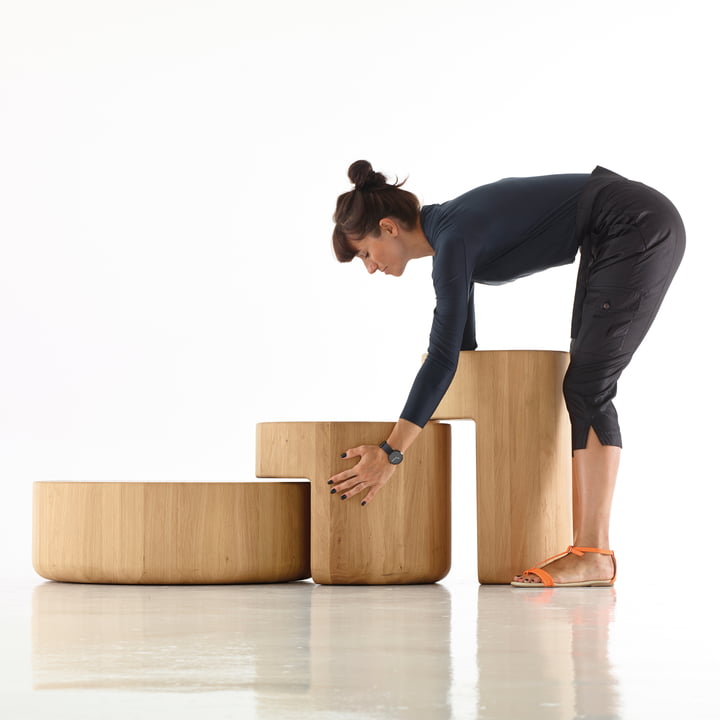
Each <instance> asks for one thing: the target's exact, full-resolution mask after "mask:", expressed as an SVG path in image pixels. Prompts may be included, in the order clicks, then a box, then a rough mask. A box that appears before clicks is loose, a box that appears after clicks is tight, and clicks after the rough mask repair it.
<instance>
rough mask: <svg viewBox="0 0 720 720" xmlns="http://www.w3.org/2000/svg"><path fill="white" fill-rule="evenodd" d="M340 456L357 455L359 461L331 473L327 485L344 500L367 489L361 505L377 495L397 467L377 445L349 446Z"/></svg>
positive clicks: (353, 456)
mask: <svg viewBox="0 0 720 720" xmlns="http://www.w3.org/2000/svg"><path fill="white" fill-rule="evenodd" d="M342 457H343V458H347V459H348V460H349V459H350V458H355V457H359V458H360V462H358V463H357V464H356V465H355V466H354V467H352V468H350V469H349V470H343V472H341V473H337V475H333V476H332V477H331V478H330V480H329V481H328V485H332V486H333V488H332V490H331V491H330V492H331V493H333V494H335V493H337V494H338V495H339V496H340V499H342V500H346V499H347V498H351V497H352V496H353V495H357V494H358V493H361V492H363V491H364V490H368V489H369V492H368V493H367V495H365V497H364V498H363V501H362V503H360V504H361V505H366V504H367V503H369V502H370V501H371V500H372V499H373V498H374V497H375V495H377V493H378V492H379V491H380V488H382V487H383V486H384V485H385V484H386V483H387V481H388V480H389V479H390V476H391V475H392V474H393V473H394V472H395V468H396V467H397V466H396V465H392V464H391V463H390V462H388V456H387V453H386V452H385V451H384V450H383V449H382V448H380V447H378V446H377V445H361V446H360V447H356V448H351V449H350V450H348V451H347V452H345V453H343V455H342Z"/></svg>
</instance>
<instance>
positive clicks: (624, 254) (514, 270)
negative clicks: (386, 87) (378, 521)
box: [329, 160, 685, 586]
mask: <svg viewBox="0 0 720 720" xmlns="http://www.w3.org/2000/svg"><path fill="white" fill-rule="evenodd" d="M348 175H349V177H350V180H351V181H352V182H353V183H354V184H355V188H354V189H353V190H350V191H349V192H346V193H343V194H342V195H340V196H339V197H338V199H337V206H336V210H335V215H334V218H333V219H334V221H335V223H336V224H335V229H334V232H333V247H334V250H335V254H336V256H337V259H338V260H339V261H340V262H349V261H350V260H352V259H353V258H356V257H358V258H360V259H361V260H362V262H363V263H364V264H365V267H366V268H367V271H368V272H369V273H371V274H372V273H374V272H376V271H378V270H379V271H381V272H384V273H385V274H387V275H395V276H398V277H399V276H400V275H402V274H403V271H404V270H405V266H406V265H407V263H408V262H409V261H410V260H413V259H415V258H421V257H427V256H432V257H433V271H432V279H433V284H434V286H435V294H436V299H437V304H436V307H435V312H434V317H433V323H432V329H431V332H430V346H429V349H428V355H427V358H426V360H425V362H424V363H423V365H422V366H421V368H420V370H419V372H418V374H417V377H416V378H415V382H414V384H413V386H412V388H411V390H410V394H409V396H408V399H407V403H406V404H405V407H404V409H403V411H402V412H401V413H400V418H399V420H398V422H397V424H396V425H395V427H394V429H393V431H392V432H391V434H390V436H389V437H388V438H387V441H386V442H384V443H383V444H382V445H381V446H380V447H378V446H374V445H364V446H361V447H356V448H351V449H349V450H347V452H346V454H345V456H346V457H347V458H348V459H350V458H360V460H359V462H357V463H356V464H355V465H354V467H352V468H350V469H348V470H345V471H343V472H341V473H338V474H336V475H334V476H333V477H332V478H330V481H329V484H330V485H332V486H333V487H332V489H331V492H332V493H334V494H335V493H337V495H338V497H339V498H341V499H343V500H345V499H347V498H350V497H352V496H354V495H357V494H358V493H361V492H364V493H365V495H364V497H363V500H362V503H361V504H362V505H366V504H367V503H369V502H371V501H372V500H373V498H375V497H376V495H377V493H378V492H379V490H380V489H381V488H382V487H383V486H384V485H385V484H386V483H387V482H388V481H389V480H390V478H391V476H392V474H393V472H394V470H395V467H396V465H397V464H398V463H399V462H401V461H402V456H403V453H405V452H407V451H408V450H409V448H410V446H411V445H412V443H413V441H414V440H415V439H416V438H417V436H418V435H419V434H420V432H421V430H422V428H423V427H424V426H425V424H426V423H427V421H428V420H429V419H430V417H431V416H432V414H433V413H434V411H435V409H436V408H437V406H438V405H439V403H440V400H441V399H442V397H443V395H444V394H445V392H446V390H447V389H448V387H449V385H450V382H451V381H452V379H453V376H454V375H455V371H456V369H457V364H458V356H459V353H460V351H461V350H474V349H475V348H476V347H477V343H476V342H475V314H474V299H473V287H474V283H476V282H477V283H483V284H488V285H495V284H500V283H504V282H508V281H510V280H514V279H516V278H519V277H522V276H524V275H529V274H531V273H534V272H538V271H539V270H544V269H546V268H550V267H555V266H558V265H564V264H567V263H572V262H573V260H574V259H575V256H576V254H577V252H578V249H580V250H581V261H580V268H579V272H578V280H577V288H576V292H575V301H574V306H573V317H572V325H571V333H570V334H571V343H570V365H569V367H568V370H567V373H566V375H565V379H564V383H563V392H564V396H565V402H566V405H567V408H568V412H569V414H570V421H571V426H572V456H573V457H572V471H573V472H572V475H573V545H572V546H571V548H570V549H568V551H566V552H563V553H560V555H558V556H554V557H553V558H551V559H549V560H547V561H545V563H544V564H541V566H540V567H538V568H532V569H531V570H529V571H525V572H524V573H523V574H522V575H519V576H516V577H515V580H514V581H513V584H514V585H521V586H532V585H541V586H542V585H556V586H557V585H560V586H561V585H573V586H578V585H591V584H607V585H609V584H612V583H613V582H614V579H615V569H616V568H615V557H614V555H613V553H612V552H611V551H610V550H608V549H607V548H609V547H610V544H609V537H608V534H609V525H610V508H611V504H612V496H613V491H614V487H615V480H616V477H617V471H618V464H619V460H620V448H621V447H622V440H621V435H620V428H619V425H618V418H617V413H616V411H615V407H614V406H613V402H612V400H613V398H614V397H615V393H616V389H617V381H618V378H619V377H620V374H621V373H622V371H623V370H624V369H625V368H626V367H627V365H628V363H629V362H630V359H631V358H632V356H633V353H634V352H635V350H636V349H637V347H638V345H639V344H640V342H641V341H642V339H643V338H644V337H645V334H646V333H647V331H648V328H649V327H650V325H651V324H652V322H653V320H654V318H655V315H656V314H657V311H658V308H659V307H660V304H661V302H662V300H663V297H664V296H665V293H666V291H667V289H668V286H669V285H670V281H671V280H672V278H673V276H674V275H675V272H676V270H677V268H678V265H679V264H680V260H681V259H682V256H683V252H684V249H685V228H684V225H683V222H682V219H681V217H680V214H679V213H678V211H677V209H676V208H675V206H674V205H673V204H672V203H671V202H670V200H668V199H667V198H666V197H665V196H664V195H662V194H661V193H659V192H658V191H657V190H654V189H653V188H651V187H648V186H647V185H644V184H642V183H640V182H637V181H633V180H628V179H627V178H625V177H623V176H622V175H618V174H617V173H614V172H612V171H610V170H607V169H606V168H603V167H600V166H597V167H596V168H595V169H594V170H593V172H592V173H589V174H588V173H579V174H561V175H544V176H538V177H519V178H514V177H513V178H505V179H503V180H498V181H497V182H494V183H490V184H488V185H482V186H480V187H477V188H475V189H474V190H470V191H469V192H467V193H465V194H463V195H460V196H459V197H457V198H455V199H454V200H449V201H448V202H445V203H442V204H439V205H426V206H424V207H422V208H421V207H420V204H419V202H418V199H417V198H416V197H415V195H413V194H412V193H410V192H408V191H407V190H403V189H402V187H401V186H402V185H403V183H395V184H390V183H388V182H387V181H386V178H385V176H384V175H382V174H381V173H377V172H374V171H373V169H372V167H371V165H370V163H368V162H367V161H365V160H358V161H357V162H354V163H353V164H352V165H351V166H350V168H349V170H348Z"/></svg>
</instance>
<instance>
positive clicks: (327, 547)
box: [256, 422, 450, 585]
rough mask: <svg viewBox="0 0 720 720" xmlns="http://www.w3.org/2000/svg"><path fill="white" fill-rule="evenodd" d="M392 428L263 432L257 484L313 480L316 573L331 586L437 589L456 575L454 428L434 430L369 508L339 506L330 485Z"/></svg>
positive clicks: (285, 426) (324, 426) (326, 426)
mask: <svg viewBox="0 0 720 720" xmlns="http://www.w3.org/2000/svg"><path fill="white" fill-rule="evenodd" d="M393 426H394V423H389V422H385V423H383V422H277V423H260V424H259V425H258V426H257V453H256V458H257V470H256V475H257V476H258V477H286V478H289V477H293V478H298V477H306V478H309V479H310V480H311V486H312V489H311V497H312V500H311V518H312V520H311V541H310V545H311V562H310V565H311V572H312V577H313V580H315V582H317V583H321V584H328V585H348V584H363V585H364V584H367V585H387V584H396V583H397V584H405V583H432V582H436V581H438V580H440V579H442V578H443V577H445V575H446V574H447V572H448V570H449V569H450V426H449V425H445V424H441V423H432V422H431V423H428V424H427V425H426V427H425V429H424V430H423V432H422V433H421V434H420V436H419V437H418V439H417V440H416V441H415V442H414V443H413V445H412V447H411V448H410V450H409V451H408V452H407V453H406V456H405V460H404V461H403V462H402V463H401V464H400V465H398V467H397V470H396V472H395V473H394V474H393V476H392V478H391V479H390V482H388V484H387V485H386V486H385V487H384V488H383V489H382V490H381V491H380V493H379V494H378V496H377V497H376V498H375V499H374V500H373V502H371V503H370V504H368V505H367V506H365V507H362V506H361V505H360V503H361V501H362V495H364V493H361V494H360V495H356V496H354V497H351V498H348V500H341V499H340V498H339V497H337V495H331V494H330V490H331V488H330V486H329V485H328V484H327V481H328V478H329V477H330V476H331V475H334V474H335V473H337V472H339V471H341V470H344V469H348V468H351V467H352V466H353V465H354V464H355V463H356V462H357V460H355V459H351V460H342V459H341V458H340V454H341V453H342V452H344V451H345V450H347V449H349V448H352V447H356V446H358V445H372V444H380V443H381V442H382V441H384V440H386V439H387V437H388V435H389V434H390V432H391V430H392V428H393Z"/></svg>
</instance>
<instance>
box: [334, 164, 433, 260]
mask: <svg viewBox="0 0 720 720" xmlns="http://www.w3.org/2000/svg"><path fill="white" fill-rule="evenodd" d="M348 177H349V178H350V180H351V182H353V183H355V189H354V190H350V191H348V192H346V193H343V194H342V195H340V196H338V199H337V205H336V206H335V214H334V215H333V221H334V222H335V230H333V250H335V256H336V257H337V259H338V260H339V261H340V262H350V260H352V259H353V258H354V257H355V254H356V253H357V249H356V248H354V247H353V246H352V244H351V243H352V242H353V241H356V240H361V239H362V238H364V237H365V236H366V235H372V236H374V237H377V236H378V235H379V234H380V220H382V218H384V217H392V218H394V219H395V220H397V221H398V222H399V223H400V225H401V226H402V227H403V228H404V229H405V230H411V229H412V228H414V227H415V225H416V224H417V220H418V216H419V214H420V202H419V201H418V199H417V198H416V197H415V195H413V194H412V193H411V192H408V191H407V190H401V189H400V188H401V186H402V185H404V184H405V180H403V181H402V182H401V183H398V182H397V181H396V182H395V183H394V184H390V183H388V182H387V178H386V177H385V176H384V175H383V174H382V173H379V172H375V171H374V170H373V169H372V165H371V164H370V163H369V162H368V161H367V160H356V161H355V162H354V163H353V164H352V165H351V166H350V167H349V168H348ZM406 180H407V178H406Z"/></svg>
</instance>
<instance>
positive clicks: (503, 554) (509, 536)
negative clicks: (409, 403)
mask: <svg viewBox="0 0 720 720" xmlns="http://www.w3.org/2000/svg"><path fill="white" fill-rule="evenodd" d="M568 362H569V354H568V353H566V352H555V351H544V350H497V351H463V352H461V353H460V362H459V365H458V370H457V373H456V375H455V378H454V379H453V382H452V384H451V385H450V388H449V389H448V391H447V393H446V394H445V397H444V398H443V400H442V402H441V403H440V405H439V406H438V408H437V411H436V412H435V414H434V415H433V418H435V419H437V420H450V419H471V420H474V421H475V428H476V475H477V477H476V481H477V547H478V579H479V580H480V582H481V583H507V582H510V580H511V579H512V576H513V575H515V574H517V573H520V572H522V571H523V570H525V569H527V568H529V567H532V566H533V565H534V564H535V563H537V562H540V561H541V560H542V559H544V558H546V557H548V556H550V555H554V554H556V553H558V552H561V551H562V550H564V549H565V548H566V547H567V546H568V545H569V544H570V543H571V540H572V465H571V459H572V452H571V441H570V421H569V418H568V414H567V410H566V408H565V403H564V400H563V394H562V381H563V376H564V374H565V370H566V369H567V366H568Z"/></svg>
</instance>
